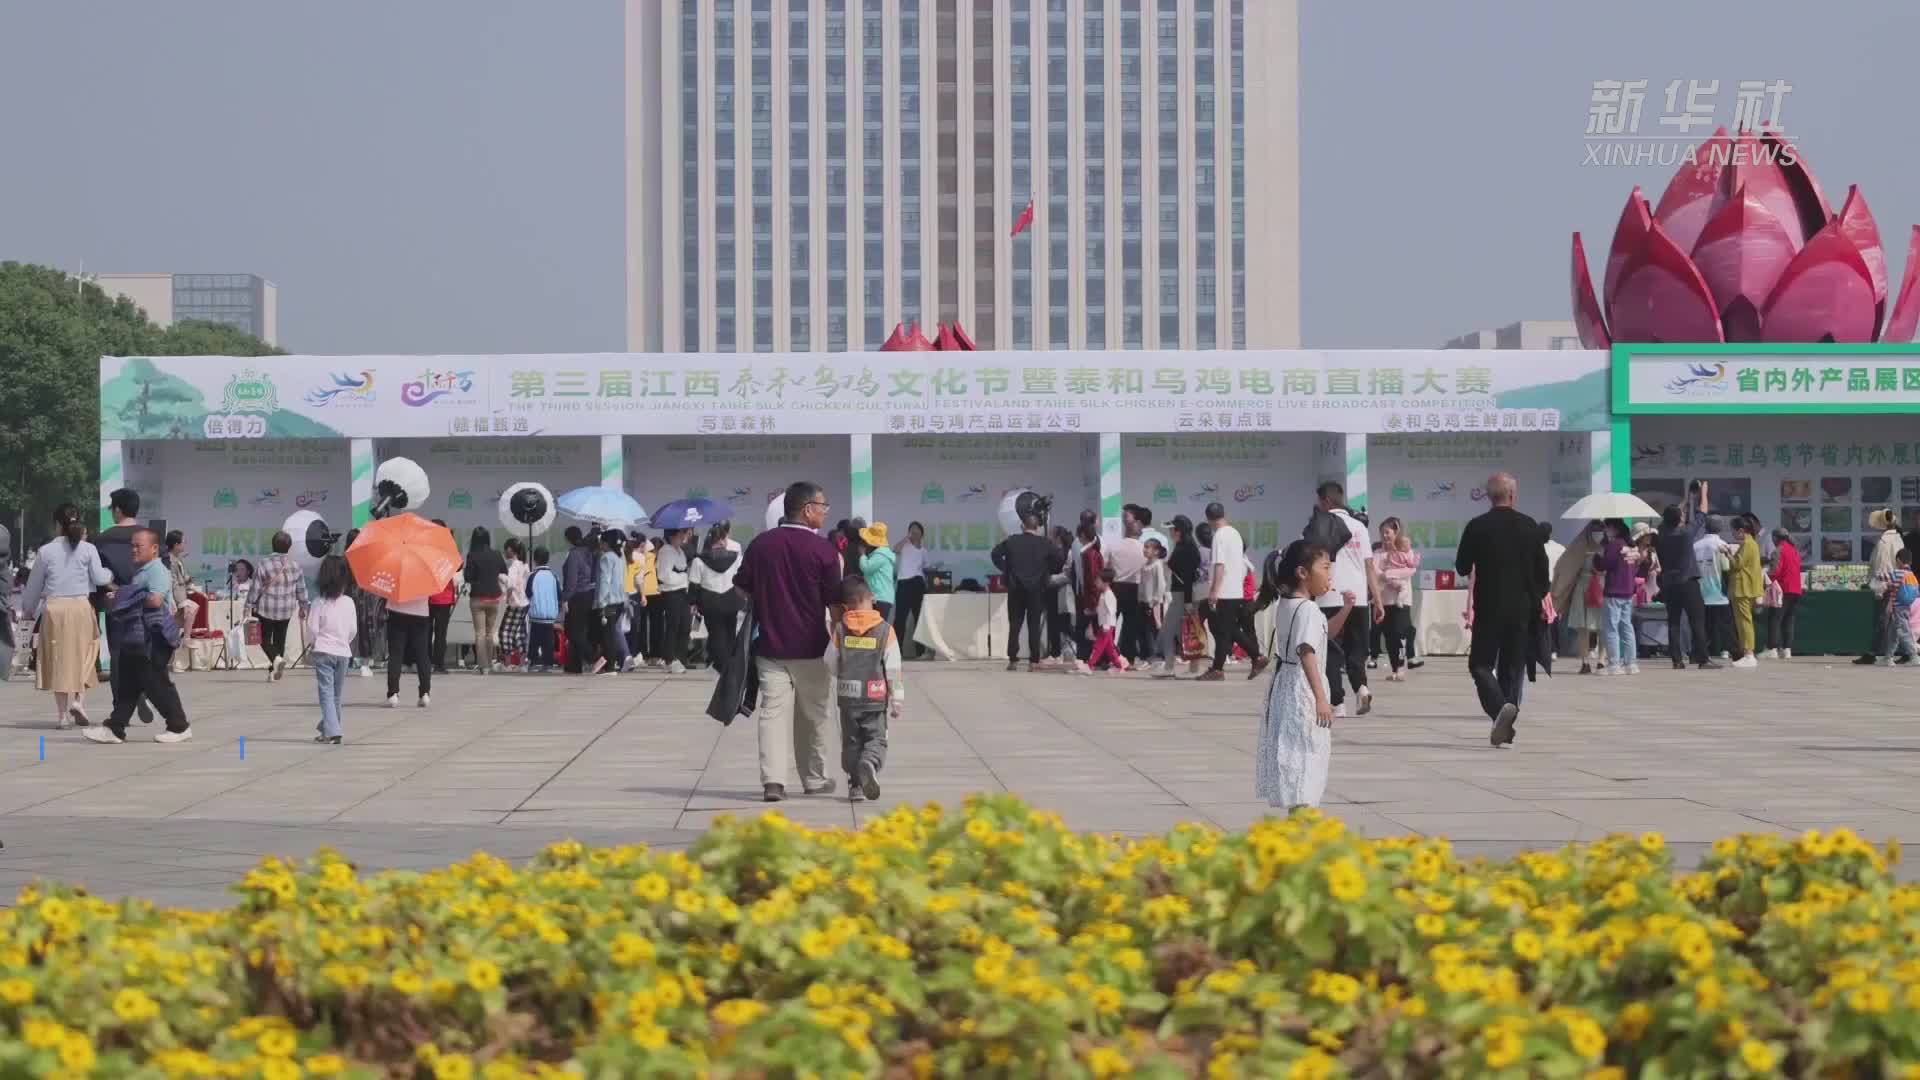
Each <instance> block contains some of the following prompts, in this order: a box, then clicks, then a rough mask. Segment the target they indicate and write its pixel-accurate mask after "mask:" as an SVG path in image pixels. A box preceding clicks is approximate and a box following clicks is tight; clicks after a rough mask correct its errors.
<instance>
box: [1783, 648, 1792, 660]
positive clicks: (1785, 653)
mask: <svg viewBox="0 0 1920 1080" xmlns="http://www.w3.org/2000/svg"><path fill="white" fill-rule="evenodd" d="M1780 659H1782V660H1791V659H1793V650H1792V649H1781V650H1780Z"/></svg>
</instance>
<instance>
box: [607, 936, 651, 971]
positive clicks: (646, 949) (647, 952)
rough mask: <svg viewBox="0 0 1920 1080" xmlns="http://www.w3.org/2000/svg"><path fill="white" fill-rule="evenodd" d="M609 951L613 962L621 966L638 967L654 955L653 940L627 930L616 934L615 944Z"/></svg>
mask: <svg viewBox="0 0 1920 1080" xmlns="http://www.w3.org/2000/svg"><path fill="white" fill-rule="evenodd" d="M608 952H609V954H610V955H611V956H612V957H613V962H614V963H616V964H618V965H620V966H621V967H636V966H638V965H640V964H644V963H646V962H648V961H650V960H652V959H653V957H654V949H653V942H651V941H649V940H647V939H646V938H644V937H641V936H640V935H639V934H635V933H630V932H627V931H621V932H620V933H618V934H615V935H614V937H613V946H612V948H610V949H609V950H608Z"/></svg>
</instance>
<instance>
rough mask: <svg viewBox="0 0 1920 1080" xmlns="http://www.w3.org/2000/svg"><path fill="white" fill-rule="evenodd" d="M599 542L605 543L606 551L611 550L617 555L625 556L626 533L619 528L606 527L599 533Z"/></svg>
mask: <svg viewBox="0 0 1920 1080" xmlns="http://www.w3.org/2000/svg"><path fill="white" fill-rule="evenodd" d="M600 542H601V543H603V544H605V545H607V550H608V551H611V552H613V553H614V554H615V555H618V556H620V557H621V558H625V557H626V554H627V534H626V533H623V532H621V531H620V530H619V529H608V530H607V531H605V532H603V533H601V534H600Z"/></svg>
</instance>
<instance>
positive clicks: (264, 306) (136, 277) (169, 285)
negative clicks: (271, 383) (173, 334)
mask: <svg viewBox="0 0 1920 1080" xmlns="http://www.w3.org/2000/svg"><path fill="white" fill-rule="evenodd" d="M87 280H89V281H92V282H93V283H94V284H96V285H98V286H100V287H101V288H102V289H105V290H106V291H107V292H110V293H113V294H114V295H116V296H124V297H126V298H127V299H129V300H132V301H133V302H134V303H135V304H137V305H139V307H140V309H141V310H142V311H145V312H146V313H147V318H148V319H150V320H152V321H153V323H154V324H155V325H157V326H172V325H173V324H174V323H176V322H183V321H185V320H188V319H200V320H204V321H207V322H217V323H226V324H227V325H228V326H231V327H234V328H235V329H238V330H244V331H246V332H247V333H249V334H252V335H253V336H254V337H257V338H259V339H260V340H262V341H265V342H266V343H267V344H269V345H278V344H280V312H279V304H280V290H279V289H278V288H276V287H275V286H274V284H273V282H271V281H268V280H267V279H266V278H263V277H261V276H259V275H258V274H91V275H88V279H87Z"/></svg>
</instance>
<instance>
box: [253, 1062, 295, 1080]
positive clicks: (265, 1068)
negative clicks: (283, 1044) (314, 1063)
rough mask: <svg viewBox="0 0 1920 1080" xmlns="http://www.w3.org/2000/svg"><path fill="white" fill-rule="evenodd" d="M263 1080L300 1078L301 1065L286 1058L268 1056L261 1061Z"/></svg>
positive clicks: (292, 1079)
mask: <svg viewBox="0 0 1920 1080" xmlns="http://www.w3.org/2000/svg"><path fill="white" fill-rule="evenodd" d="M260 1076H261V1080H300V1066H298V1065H295V1064H294V1063H293V1062H291V1061H288V1060H287V1059H286V1058H268V1059H267V1060H265V1061H263V1062H261V1063H260Z"/></svg>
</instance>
